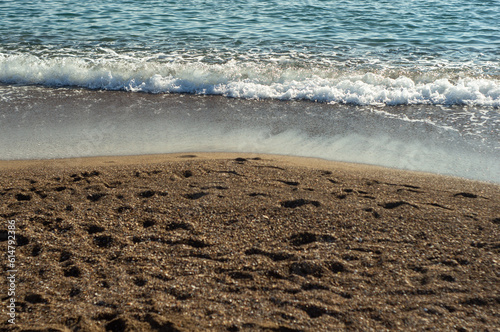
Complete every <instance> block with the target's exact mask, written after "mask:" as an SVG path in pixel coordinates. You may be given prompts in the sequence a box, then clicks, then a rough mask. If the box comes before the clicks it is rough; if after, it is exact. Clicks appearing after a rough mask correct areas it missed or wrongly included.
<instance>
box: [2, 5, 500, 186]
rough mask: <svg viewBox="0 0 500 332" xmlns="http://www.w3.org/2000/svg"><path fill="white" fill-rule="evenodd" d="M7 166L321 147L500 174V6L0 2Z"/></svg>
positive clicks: (306, 151)
mask: <svg viewBox="0 0 500 332" xmlns="http://www.w3.org/2000/svg"><path fill="white" fill-rule="evenodd" d="M0 23H1V24H0V159H27V158H62V157H76V156H95V155H126V154H140V153H166V152H181V151H186V152H187V151H232V152H235V151H240V152H263V153H279V154H291V155H300V156H313V157H320V158H326V159H332V160H340V161H349V162H359V163H368V164H376V165H382V166H388V167H396V168H402V169H411V170H420V171H428V172H434V173H440V174H449V175H456V176H462V177H467V178H472V179H479V180H484V181H493V182H500V167H499V166H498V165H500V139H499V128H500V113H499V111H500V1H484V0H483V1H463V0H451V1H438V0H435V1H424V0H403V1H399V2H394V1H375V0H358V1H355V0H346V1H342V2H338V1H327V0H306V1H293V0H291V1H281V0H276V1H263V0H249V1H225V0H222V1H209V0H187V1H183V2H180V1H137V0H129V1H121V2H115V1H87V2H85V3H81V4H77V3H75V2H73V1H63V0H54V1H24V0H20V1H0Z"/></svg>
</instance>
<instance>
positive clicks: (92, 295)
mask: <svg viewBox="0 0 500 332" xmlns="http://www.w3.org/2000/svg"><path fill="white" fill-rule="evenodd" d="M0 172H1V174H2V176H1V177H0V216H1V217H2V218H1V219H2V223H1V225H0V241H1V248H2V251H3V252H2V257H4V258H3V259H2V269H3V271H4V273H3V275H4V277H3V278H2V284H1V285H2V286H1V287H2V297H1V300H2V311H1V312H2V317H1V320H0V321H1V323H0V329H1V330H6V331H149V330H151V331H207V330H215V331H254V330H262V331H332V330H363V331H369V330H374V331H375V330H376V331H383V330H394V331H396V330H399V331H402V330H404V331H412V330H413V331H416V330H419V331H421V330H426V329H434V330H441V331H442V330H446V331H498V327H499V326H500V185H497V184H491V183H485V182H477V181H469V180H464V179H460V178H452V177H445V176H438V175H433V174H426V173H416V172H407V171H399V170H393V169H386V168H380V167H371V166H363V165H356V164H347V163H336V162H329V161H324V160H319V159H309V158H297V157H284V156H276V155H260V154H241V153H238V154H227V153H226V154H218V153H211V154H208V153H193V154H169V155H152V156H135V157H101V158H82V159H62V160H43V161H36V160H33V161H1V162H0ZM9 225H15V234H16V240H17V244H16V245H15V255H14V256H15V269H16V273H15V282H14V284H15V296H14V298H15V304H16V307H15V324H10V323H9V322H8V320H9V319H11V318H10V317H9V315H8V314H9V308H8V305H9V303H10V301H11V298H13V296H9V295H8V293H7V290H8V289H9V285H10V281H12V280H10V281H9V280H8V279H7V278H6V277H7V276H9V272H8V271H9V270H11V266H9V265H8V260H7V259H6V258H7V251H8V235H9V234H8V230H9V229H8V226H9ZM11 229H12V228H11Z"/></svg>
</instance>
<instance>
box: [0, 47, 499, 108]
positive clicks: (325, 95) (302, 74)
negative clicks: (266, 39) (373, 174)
mask: <svg viewBox="0 0 500 332" xmlns="http://www.w3.org/2000/svg"><path fill="white" fill-rule="evenodd" d="M0 82H2V83H6V84H33V85H43V86H47V87H81V88H88V89H102V90H123V91H131V92H146V93H190V94H206V95H222V96H227V97H234V98H247V99H278V100H310V101H318V102H328V103H344V104H355V105H418V104H430V105H472V106H493V107H500V80H498V79H495V78H492V77H488V76H480V75H474V74H470V73H469V72H467V71H466V70H461V71H460V70H459V71H457V70H456V69H453V70H452V69H450V68H439V69H428V68H427V69H425V70H422V69H421V68H418V67H415V68H411V69H408V68H406V67H404V68H396V69H394V68H384V67H382V66H380V65H377V66H375V65H373V66H371V67H370V66H369V65H368V66H364V67H362V68H361V69H360V68H356V69H351V68H350V67H348V66H347V65H346V64H345V63H336V64H331V65H328V64H324V63H318V64H314V63H311V62H304V63H301V62H297V61H288V60H287V59H280V58H277V59H274V60H273V59H271V60H270V61H255V60H253V61H252V60H234V59H233V60H229V61H225V62H220V63H209V62H203V61H196V59H189V60H188V61H177V60H172V59H170V58H166V59H162V58H161V57H143V58H142V57H123V56H119V57H103V58H99V59H94V58H91V57H79V56H72V55H65V56H56V57H43V56H35V55H28V54H0Z"/></svg>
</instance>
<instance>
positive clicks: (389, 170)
mask: <svg viewBox="0 0 500 332" xmlns="http://www.w3.org/2000/svg"><path fill="white" fill-rule="evenodd" d="M238 157H242V158H261V159H265V160H269V161H276V162H279V163H285V164H287V165H290V166H300V167H307V168H311V169H314V168H318V167H323V168H338V169H340V170H343V171H354V172H357V173H362V172H368V173H374V174H383V173H385V174H386V176H390V177H398V176H404V174H405V173H406V174H407V175H406V176H407V177H412V176H414V177H417V178H419V179H425V178H443V179H445V178H446V179H449V180H450V181H458V182H460V181H464V182H477V183H482V184H485V185H493V186H500V183H497V182H494V181H482V180H475V179H470V178H465V177H460V176H456V175H446V174H439V173H432V172H427V171H419V170H408V169H400V168H393V167H387V166H380V165H373V164H364V163H356V162H348V161H335V160H329V159H324V158H319V157H304V156H295V155H281V154H275V153H253V152H196V151H194V152H173V153H154V154H139V155H135V154H134V155H116V156H92V157H71V158H53V159H15V160H0V170H14V169H27V168H36V167H55V168H58V167H59V168H65V167H92V166H98V167H103V166H127V165H128V166H130V165H134V164H136V165H152V164H159V163H164V162H172V161H182V160H186V159H192V160H223V159H235V158H238Z"/></svg>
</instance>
